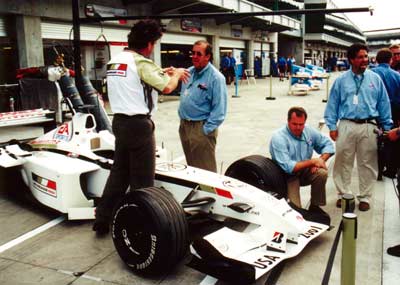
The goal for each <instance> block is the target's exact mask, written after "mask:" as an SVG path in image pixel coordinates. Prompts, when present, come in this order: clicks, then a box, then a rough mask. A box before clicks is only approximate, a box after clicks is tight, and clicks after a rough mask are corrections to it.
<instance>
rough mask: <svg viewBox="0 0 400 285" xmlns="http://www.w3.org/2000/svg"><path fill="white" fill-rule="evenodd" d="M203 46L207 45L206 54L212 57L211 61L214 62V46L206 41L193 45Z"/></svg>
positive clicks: (199, 41)
mask: <svg viewBox="0 0 400 285" xmlns="http://www.w3.org/2000/svg"><path fill="white" fill-rule="evenodd" d="M201 44H205V45H206V50H205V52H206V54H205V55H210V61H212V60H213V52H212V45H211V44H210V43H209V42H207V41H206V40H198V41H196V42H195V43H194V44H193V45H194V46H197V45H201Z"/></svg>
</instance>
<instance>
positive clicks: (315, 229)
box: [300, 226, 322, 239]
mask: <svg viewBox="0 0 400 285" xmlns="http://www.w3.org/2000/svg"><path fill="white" fill-rule="evenodd" d="M320 231H322V228H319V227H316V226H311V228H310V229H309V230H308V231H306V232H305V233H302V234H300V235H301V236H303V237H305V238H307V239H309V238H310V237H312V236H314V235H316V234H317V233H319V232H320Z"/></svg>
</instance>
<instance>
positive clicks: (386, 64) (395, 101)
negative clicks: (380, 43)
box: [372, 48, 400, 178]
mask: <svg viewBox="0 0 400 285" xmlns="http://www.w3.org/2000/svg"><path fill="white" fill-rule="evenodd" d="M392 57H393V54H392V52H391V50H390V49H388V48H382V49H380V50H379V51H378V53H377V55H376V60H377V62H378V64H379V65H378V66H377V67H375V68H374V69H372V71H373V72H375V73H377V74H378V75H379V77H380V78H381V79H382V81H383V84H385V87H386V91H387V93H388V95H389V99H390V108H391V111H392V120H393V125H394V127H398V126H399V125H400V73H398V72H397V71H394V70H393V69H391V68H390V63H391V62H392ZM399 157H400V141H396V142H388V143H385V148H384V153H382V154H381V155H380V159H381V161H384V163H382V164H385V166H386V170H385V171H383V175H385V176H387V177H389V178H394V177H396V172H397V166H396V165H397V160H398V158H399ZM382 158H383V159H382ZM381 168H383V165H382V166H381ZM381 170H382V169H380V171H381Z"/></svg>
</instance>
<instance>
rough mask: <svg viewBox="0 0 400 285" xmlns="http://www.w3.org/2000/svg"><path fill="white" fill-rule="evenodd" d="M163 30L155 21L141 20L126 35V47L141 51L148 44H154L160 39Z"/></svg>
mask: <svg viewBox="0 0 400 285" xmlns="http://www.w3.org/2000/svg"><path fill="white" fill-rule="evenodd" d="M162 33H163V28H162V27H161V25H160V23H159V22H158V21H156V20H141V21H139V22H137V23H136V24H135V25H133V26H132V28H131V31H130V33H129V34H128V47H129V48H131V49H143V48H145V47H147V45H148V43H155V42H156V41H157V40H158V39H160V38H161V36H162Z"/></svg>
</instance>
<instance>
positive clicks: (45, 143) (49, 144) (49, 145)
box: [29, 140, 60, 148]
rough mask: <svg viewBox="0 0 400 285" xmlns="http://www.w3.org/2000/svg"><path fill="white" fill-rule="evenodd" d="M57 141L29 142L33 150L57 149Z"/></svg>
mask: <svg viewBox="0 0 400 285" xmlns="http://www.w3.org/2000/svg"><path fill="white" fill-rule="evenodd" d="M59 142H60V141H59V140H34V141H31V142H29V144H30V145H31V146H32V147H33V148H57V144H58V143H59Z"/></svg>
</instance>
